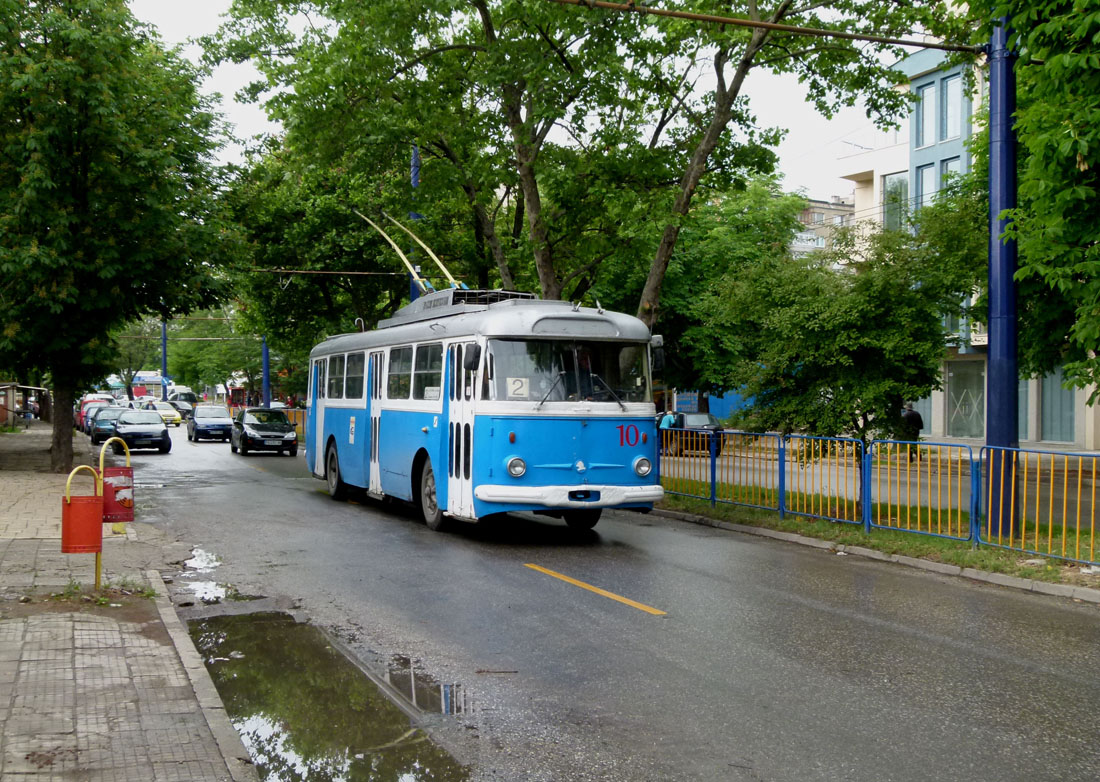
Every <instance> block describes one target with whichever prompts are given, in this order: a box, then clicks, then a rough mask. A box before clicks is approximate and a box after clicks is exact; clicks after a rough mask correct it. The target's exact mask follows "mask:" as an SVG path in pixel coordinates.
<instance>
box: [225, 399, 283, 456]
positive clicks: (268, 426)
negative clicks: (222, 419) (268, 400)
mask: <svg viewBox="0 0 1100 782" xmlns="http://www.w3.org/2000/svg"><path fill="white" fill-rule="evenodd" d="M229 448H230V449H231V450H232V451H233V453H237V451H238V449H239V450H240V452H241V455H242V456H247V455H248V453H249V451H286V452H287V453H288V454H290V455H291V456H296V455H297V454H298V434H297V432H295V431H294V424H292V423H290V421H289V420H288V419H287V417H286V413H284V412H283V411H282V410H272V409H271V408H270V407H246V408H245V409H244V410H241V411H240V412H239V413H237V417H236V418H234V419H233V431H232V434H230V436H229Z"/></svg>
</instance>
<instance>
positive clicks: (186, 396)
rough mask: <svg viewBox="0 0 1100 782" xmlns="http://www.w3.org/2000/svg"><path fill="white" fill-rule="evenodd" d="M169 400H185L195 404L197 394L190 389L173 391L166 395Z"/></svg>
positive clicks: (197, 399) (196, 402) (197, 401)
mask: <svg viewBox="0 0 1100 782" xmlns="http://www.w3.org/2000/svg"><path fill="white" fill-rule="evenodd" d="M168 401H169V402H187V403H188V404H190V405H197V404H198V403H199V397H198V394H196V393H195V392H194V391H191V390H190V389H188V390H185V391H175V392H173V393H170V394H169V395H168Z"/></svg>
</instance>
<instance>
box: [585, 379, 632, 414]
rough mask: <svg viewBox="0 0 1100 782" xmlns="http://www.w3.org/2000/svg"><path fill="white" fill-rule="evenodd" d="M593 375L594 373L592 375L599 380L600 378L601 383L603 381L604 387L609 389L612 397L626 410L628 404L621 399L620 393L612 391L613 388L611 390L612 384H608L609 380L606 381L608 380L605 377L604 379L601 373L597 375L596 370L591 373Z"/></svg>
mask: <svg viewBox="0 0 1100 782" xmlns="http://www.w3.org/2000/svg"><path fill="white" fill-rule="evenodd" d="M591 375H592V377H594V378H596V379H597V380H599V381H600V382H601V383H603V387H604V388H606V389H607V393H609V394H611V398H612V399H614V400H615V401H616V402H618V403H619V407H621V408H622V409H623V410H626V405H624V404H623V400H621V399H619V395H618V394H616V393H615V392H614V391H612V390H611V386H609V385H608V384H607V381H606V380H604V379H603V378H602V377H600V376H599V375H597V374H596V373H595V372H592V373H591Z"/></svg>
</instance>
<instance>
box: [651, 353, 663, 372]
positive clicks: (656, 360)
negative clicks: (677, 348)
mask: <svg viewBox="0 0 1100 782" xmlns="http://www.w3.org/2000/svg"><path fill="white" fill-rule="evenodd" d="M664 369H665V349H664V348H653V371H654V372H663V371H664Z"/></svg>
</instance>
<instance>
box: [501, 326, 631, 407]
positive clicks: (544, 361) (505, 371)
mask: <svg viewBox="0 0 1100 782" xmlns="http://www.w3.org/2000/svg"><path fill="white" fill-rule="evenodd" d="M489 360H490V364H489V366H490V372H491V375H492V388H493V391H494V393H495V397H494V398H496V399H498V400H509V401H525V402H543V401H545V402H566V401H591V402H611V403H613V404H614V403H616V402H650V401H652V395H651V392H650V387H649V372H648V367H647V351H646V346H645V345H639V344H637V343H621V342H578V341H569V340H511V339H494V340H490V341H489Z"/></svg>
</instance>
